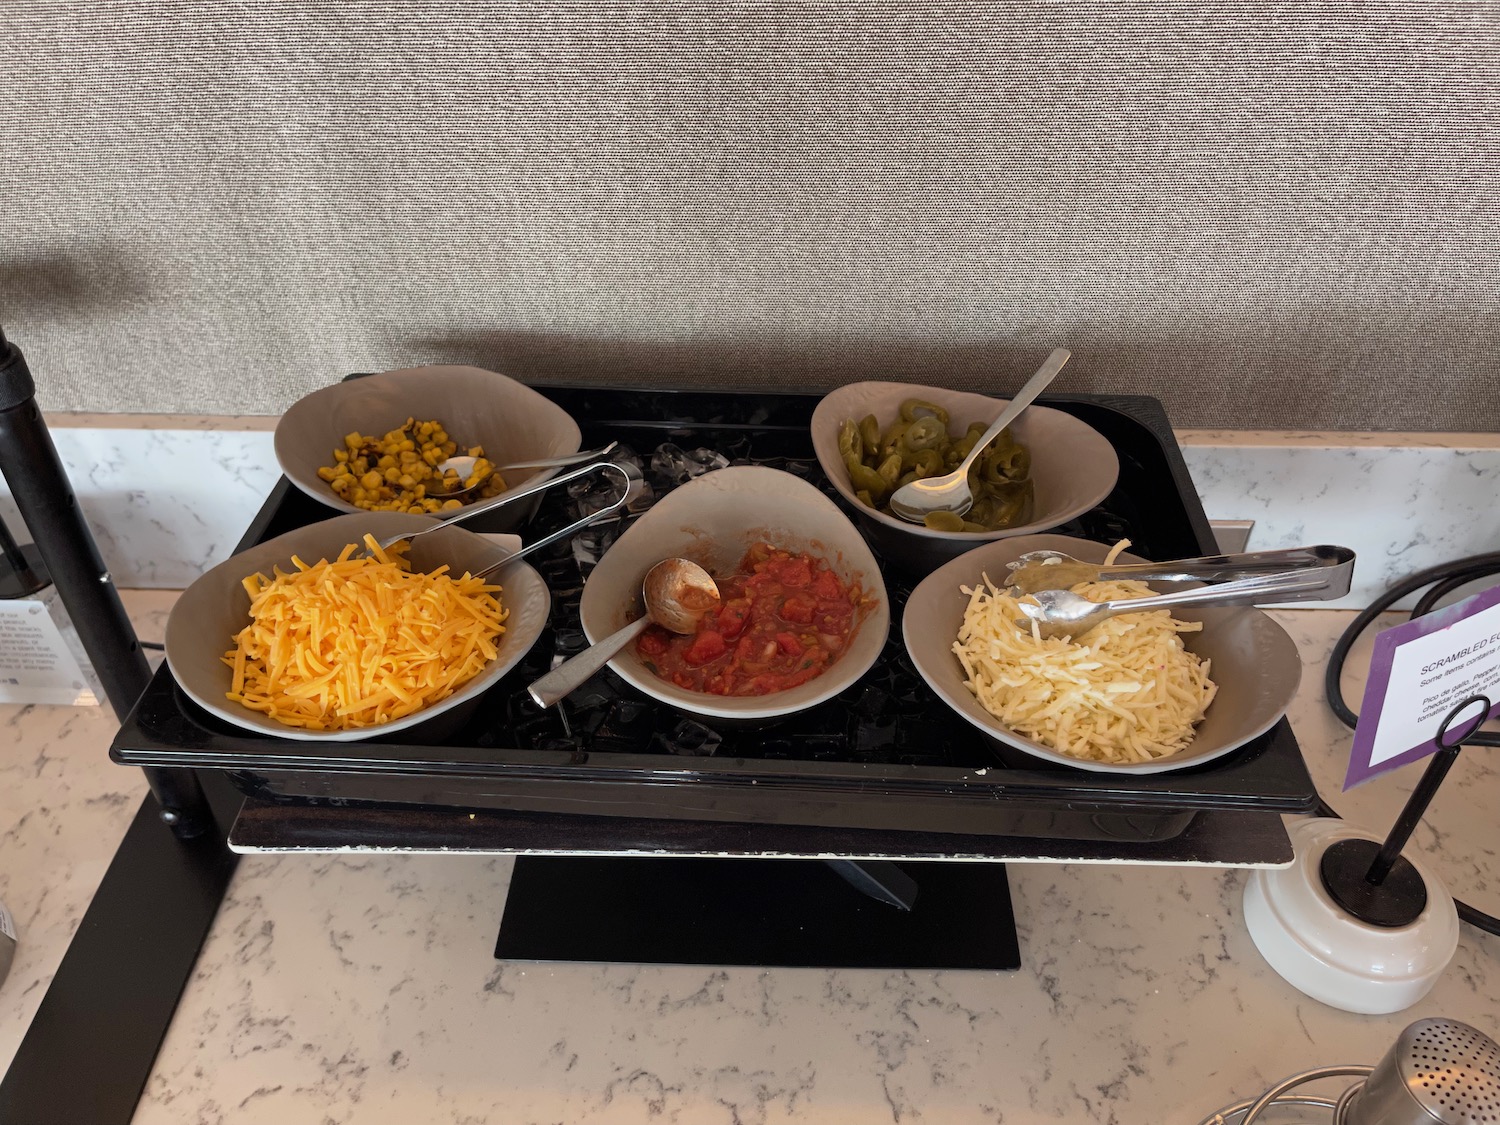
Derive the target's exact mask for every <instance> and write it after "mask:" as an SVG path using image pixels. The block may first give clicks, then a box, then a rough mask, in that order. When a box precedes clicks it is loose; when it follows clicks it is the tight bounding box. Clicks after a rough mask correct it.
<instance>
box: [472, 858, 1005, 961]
mask: <svg viewBox="0 0 1500 1125" xmlns="http://www.w3.org/2000/svg"><path fill="white" fill-rule="evenodd" d="M857 866H873V867H875V868H876V869H877V870H879V869H881V868H884V867H888V866H889V867H892V868H894V871H893V872H889V871H888V872H883V874H884V875H887V876H889V875H892V874H895V875H900V876H901V878H902V879H904V880H907V881H909V882H910V883H911V884H912V886H911V888H908V889H909V890H910V891H911V893H912V904H911V906H910V908H909V909H900V908H897V909H892V905H891V904H889V903H888V902H886V901H877V899H876V898H872V897H870V895H869V893H868V890H867V887H866V885H865V884H866V883H867V882H868V877H867V876H860V878H859V883H858V884H857V885H849V884H848V883H847V882H846V881H845V876H844V873H843V872H840V871H838V870H836V869H835V867H834V866H833V865H831V864H829V863H825V862H823V861H821V860H816V859H696V858H657V857H652V858H641V857H635V856H621V857H614V858H590V857H582V856H576V857H575V856H566V857H551V856H521V857H519V858H518V859H517V860H516V866H515V872H514V874H513V875H512V876H511V882H510V892H509V894H508V895H507V896H506V900H505V914H504V917H503V918H502V919H501V923H500V935H499V938H498V940H497V941H496V944H495V956H496V957H497V958H499V959H501V960H506V961H585V962H616V963H625V964H648V965H649V964H657V965H752V966H781V967H800V968H851V969H980V970H995V969H1018V968H1020V967H1021V953H1020V946H1019V943H1018V942H1017V940H1016V928H1015V916H1014V914H1013V913H1012V912H1011V904H1010V886H1009V884H1008V883H1007V881H1006V876H1005V865H1004V864H1000V863H942V862H931V861H928V862H902V863H901V864H900V866H899V867H896V866H895V865H893V864H886V863H883V862H881V863H876V864H866V862H865V861H859V863H858V864H857ZM916 887H920V888H921V894H920V895H916V894H915V888H916ZM883 897H884V896H882V898H883Z"/></svg>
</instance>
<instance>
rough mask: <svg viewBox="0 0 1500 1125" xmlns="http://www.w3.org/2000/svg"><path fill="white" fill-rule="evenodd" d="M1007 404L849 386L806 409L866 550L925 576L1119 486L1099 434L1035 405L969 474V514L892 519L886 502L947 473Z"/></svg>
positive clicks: (1110, 451) (1039, 528)
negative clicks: (905, 489) (915, 483)
mask: <svg viewBox="0 0 1500 1125" xmlns="http://www.w3.org/2000/svg"><path fill="white" fill-rule="evenodd" d="M1005 406H1006V402H1005V400H1003V399H996V398H990V397H988V396H986V395H979V394H971V393H969V392H967V391H950V390H944V389H943V388H940V387H929V386H922V385H919V384H915V383H884V382H865V383H850V384H848V385H847V386H843V387H840V388H838V389H837V390H835V391H831V392H830V393H829V394H827V395H826V396H824V398H823V399H822V401H820V402H819V403H818V406H817V408H816V409H815V410H814V411H813V417H812V439H813V449H814V450H815V451H816V453H817V457H818V463H819V464H820V465H821V466H822V468H823V472H824V473H825V474H826V475H827V477H828V479H829V480H830V481H831V482H832V483H833V486H834V488H836V489H837V490H838V492H839V495H840V496H841V497H843V499H844V500H845V501H846V502H847V505H848V507H849V508H850V510H851V511H852V512H853V514H854V517H855V522H856V523H857V524H858V526H859V528H860V531H861V532H863V533H864V536H865V538H866V539H867V540H868V541H869V543H870V545H871V546H873V547H874V548H875V549H876V550H877V551H879V552H880V553H881V555H882V556H884V558H885V559H886V560H887V561H888V562H890V563H892V564H894V565H896V566H898V567H899V568H901V569H903V570H906V571H908V572H909V573H913V574H926V573H928V572H930V571H932V570H934V569H936V568H937V567H938V566H941V565H942V564H943V563H945V562H947V561H948V560H949V559H952V558H956V557H957V556H958V555H960V554H962V553H963V552H965V551H967V550H970V549H972V548H974V547H978V546H980V545H981V544H983V543H988V542H992V541H994V540H996V539H1004V538H1007V537H1009V536H1012V535H1035V534H1037V533H1039V532H1043V531H1047V530H1050V529H1052V528H1055V527H1059V526H1061V525H1062V524H1065V523H1067V522H1068V521H1069V520H1071V519H1074V518H1076V517H1078V516H1080V515H1082V514H1083V513H1084V512H1087V511H1088V510H1089V509H1090V508H1093V507H1095V506H1096V505H1097V504H1098V503H1099V502H1100V501H1101V500H1103V499H1104V498H1105V497H1106V496H1108V495H1109V493H1110V491H1111V490H1112V489H1113V488H1114V486H1115V482H1116V480H1118V478H1119V475H1120V462H1119V458H1118V457H1116V456H1115V451H1114V448H1113V447H1112V446H1111V445H1110V444H1109V441H1108V440H1107V439H1106V438H1105V437H1104V436H1103V435H1102V434H1100V433H1099V432H1098V431H1097V430H1095V429H1094V428H1093V427H1091V426H1089V425H1087V424H1086V423H1084V422H1081V421H1079V420H1078V419H1077V418H1075V417H1074V416H1073V415H1071V414H1068V413H1067V412H1065V411H1062V410H1054V409H1052V408H1051V407H1046V406H1031V407H1029V408H1028V409H1027V410H1026V411H1024V412H1023V413H1022V414H1021V416H1020V417H1019V418H1017V419H1016V421H1015V422H1014V423H1013V424H1012V425H1011V426H1010V427H1008V428H1007V429H1006V430H1005V432H1004V433H1002V434H1001V435H1000V437H998V438H996V439H995V440H994V441H993V442H991V443H990V445H989V446H988V447H987V448H986V449H985V450H984V452H983V453H981V454H980V456H979V458H978V460H976V461H975V463H974V465H973V466H972V467H971V468H970V470H969V486H970V488H971V490H972V491H973V493H974V506H973V507H972V508H970V509H969V511H968V512H966V513H965V514H964V515H963V516H962V517H958V516H952V515H949V514H939V515H933V516H929V517H928V520H927V523H925V524H914V523H908V522H907V521H905V520H903V519H901V518H900V517H899V516H896V515H894V514H893V513H892V512H891V510H890V507H889V503H890V496H891V493H893V492H894V491H895V490H896V489H898V488H900V487H901V486H902V485H903V484H906V483H907V482H908V481H912V480H917V479H920V478H923V477H930V476H941V475H942V474H944V473H947V472H951V471H952V470H953V469H954V468H956V467H957V466H958V464H959V462H961V461H962V460H963V459H964V458H965V457H966V456H967V455H968V454H969V452H970V451H971V450H972V449H973V447H974V443H975V442H976V441H977V440H978V439H979V437H980V435H981V434H983V432H984V431H985V430H986V429H987V428H988V427H989V424H990V423H991V422H993V421H994V420H995V418H996V417H997V416H998V415H999V413H1000V411H1002V410H1003V409H1005Z"/></svg>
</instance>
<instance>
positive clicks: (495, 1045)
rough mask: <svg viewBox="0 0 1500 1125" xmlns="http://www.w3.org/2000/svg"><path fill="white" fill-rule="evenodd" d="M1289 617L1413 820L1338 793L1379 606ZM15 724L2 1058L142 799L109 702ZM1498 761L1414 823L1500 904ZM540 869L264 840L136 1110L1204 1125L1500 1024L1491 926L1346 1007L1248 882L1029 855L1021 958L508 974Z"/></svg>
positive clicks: (1458, 885)
mask: <svg viewBox="0 0 1500 1125" xmlns="http://www.w3.org/2000/svg"><path fill="white" fill-rule="evenodd" d="M154 597H156V598H159V599H161V601H160V602H155V601H151V600H150V599H147V600H146V601H145V602H142V601H141V600H139V599H135V598H133V599H132V604H133V608H135V609H136V610H137V612H138V616H139V619H140V620H141V621H142V625H141V633H142V636H143V637H152V636H159V635H160V634H159V632H156V633H153V632H152V631H151V629H152V627H153V625H154V626H156V627H157V628H158V629H159V624H160V620H159V619H160V616H161V613H162V611H163V609H164V606H165V603H166V601H167V600H169V599H167V598H166V597H165V596H163V595H154ZM1277 616H1278V618H1279V619H1280V620H1281V621H1282V622H1283V623H1284V624H1285V625H1286V626H1287V628H1288V629H1289V631H1290V632H1291V633H1292V634H1293V636H1294V638H1295V639H1296V640H1297V642H1298V644H1299V646H1300V647H1301V650H1302V652H1303V655H1304V662H1305V672H1304V681H1303V685H1302V690H1301V692H1300V693H1299V696H1298V699H1297V701H1296V703H1295V704H1294V707H1293V710H1292V713H1291V717H1292V722H1293V726H1294V729H1295V730H1296V732H1297V735H1298V737H1299V739H1300V741H1301V743H1302V746H1303V749H1304V752H1305V754H1306V755H1307V757H1308V760H1309V763H1310V765H1311V766H1312V768H1313V771H1314V775H1315V777H1316V780H1317V782H1318V785H1319V787H1320V790H1321V792H1323V794H1324V795H1325V796H1327V797H1328V798H1329V800H1330V801H1331V802H1332V803H1333V804H1334V805H1336V806H1338V807H1340V809H1341V811H1344V812H1345V813H1346V815H1350V816H1351V817H1352V818H1354V819H1356V820H1359V821H1360V822H1361V823H1365V824H1367V825H1368V826H1370V827H1372V828H1376V829H1383V828H1384V827H1385V826H1386V825H1388V824H1389V822H1390V819H1391V818H1392V817H1393V816H1394V813H1395V811H1396V809H1397V808H1399V806H1400V804H1401V802H1402V801H1403V800H1404V798H1405V794H1406V793H1407V792H1408V791H1409V789H1410V785H1411V783H1412V782H1413V780H1414V779H1415V777H1416V775H1417V773H1418V772H1419V770H1420V767H1418V768H1416V769H1413V768H1407V769H1405V770H1402V771H1400V772H1399V773H1398V774H1395V775H1390V776H1388V777H1386V778H1382V779H1379V780H1377V781H1375V782H1372V783H1371V784H1369V785H1367V786H1364V787H1362V788H1360V789H1358V790H1356V791H1354V792H1352V793H1350V794H1340V793H1339V786H1340V784H1341V781H1342V768H1343V763H1344V761H1346V760H1347V747H1348V737H1349V736H1348V732H1347V731H1346V730H1345V729H1344V728H1343V727H1342V726H1341V725H1339V724H1338V723H1337V721H1336V720H1335V719H1334V718H1333V717H1332V715H1331V714H1330V713H1329V712H1328V711H1327V709H1326V707H1325V706H1324V704H1323V702H1322V684H1321V668H1322V666H1323V664H1324V662H1325V659H1326V655H1327V652H1328V650H1329V648H1330V646H1331V644H1332V642H1333V639H1334V638H1335V636H1336V635H1337V632H1338V630H1339V629H1340V628H1342V626H1343V624H1344V623H1345V622H1346V621H1347V620H1348V619H1349V617H1350V616H1351V615H1350V614H1347V613H1335V612H1326V611H1325V612H1317V611H1314V612H1287V613H1278V615H1277ZM1354 663H1355V665H1356V667H1357V665H1358V660H1357V659H1356V661H1355V662H1354ZM1350 679H1351V681H1352V682H1351V686H1350V689H1349V690H1350V695H1351V698H1352V699H1353V701H1354V702H1355V703H1356V704H1357V701H1358V676H1357V675H1355V676H1352V677H1350ZM0 723H3V724H5V725H6V726H7V727H8V728H14V729H15V731H16V732H17V734H18V735H19V738H18V739H16V740H14V741H12V748H11V749H10V750H9V751H6V752H5V754H6V756H5V757H0V779H3V780H4V781H5V782H6V783H7V784H6V785H5V790H4V792H3V793H0V814H3V815H4V817H5V820H4V821H3V822H0V897H3V898H4V899H5V900H6V901H7V902H8V904H9V905H10V906H11V909H12V910H13V911H14V912H15V913H16V915H17V921H18V923H19V925H20V927H21V930H22V948H21V951H20V956H19V959H18V962H17V966H16V970H15V971H13V973H12V976H11V978H10V980H9V981H7V982H6V984H5V986H4V988H3V990H0V1065H3V1064H4V1063H5V1062H6V1061H8V1059H9V1058H10V1055H11V1053H12V1052H13V1050H14V1047H15V1044H16V1042H18V1041H19V1037H20V1035H21V1033H22V1030H23V1029H24V1026H25V1023H26V1021H27V1020H28V1019H29V1018H30V1014H31V1012H32V1011H34V1010H35V1006H36V1003H37V1002H38V1001H39V999H40V995H41V992H42V989H43V986H44V985H45V983H46V980H47V979H48V978H49V976H50V973H51V971H52V970H53V968H55V965H56V963H57V959H58V958H59V957H60V956H61V953H62V950H63V946H64V943H65V941H66V938H67V935H69V934H70V933H71V932H72V928H73V927H74V926H76V923H77V919H78V917H79V916H80V914H81V912H82V909H83V907H84V905H85V904H86V902H87V898H88V895H89V894H90V893H91V891H92V888H93V887H94V885H96V883H97V880H98V878H99V875H100V874H101V873H102V870H103V866H104V864H105V863H106V862H107V861H108V858H109V855H110V853H111V852H112V850H113V846H114V842H115V841H116V840H117V839H118V837H119V834H120V833H121V832H122V831H123V829H124V827H125V824H126V823H127V821H128V818H129V817H130V815H131V814H132V813H133V812H134V809H135V807H136V804H137V802H138V799H139V796H140V794H141V793H142V792H143V790H144V786H143V785H142V783H141V782H140V780H139V778H138V777H137V776H136V775H134V774H133V773H132V772H131V771H129V770H126V769H124V768H122V767H118V766H114V765H112V764H111V763H109V762H108V760H107V758H106V757H105V756H104V749H105V747H106V745H107V743H108V741H109V737H110V735H111V734H112V733H113V722H112V719H111V718H110V716H109V715H108V712H107V711H100V710H92V711H73V710H69V709H64V708H30V709H20V708H6V709H0ZM8 741H10V740H8ZM1496 771H1497V766H1496V765H1495V764H1493V763H1492V762H1491V761H1487V760H1486V757H1485V756H1484V755H1483V754H1480V753H1470V754H1467V755H1465V756H1464V757H1463V758H1462V759H1461V760H1460V763H1459V765H1458V766H1457V767H1456V768H1455V770H1454V773H1453V774H1452V775H1451V776H1450V779H1449V782H1448V784H1447V785H1446V787H1445V789H1444V791H1443V793H1442V794H1441V796H1440V799H1439V802H1438V804H1437V806H1435V808H1434V810H1433V812H1432V814H1431V816H1430V817H1429V819H1428V821H1427V822H1426V823H1424V825H1423V826H1422V827H1421V828H1420V829H1419V831H1418V833H1417V837H1416V839H1415V846H1416V847H1417V848H1418V849H1419V850H1420V851H1421V852H1422V853H1423V854H1425V855H1426V856H1428V857H1429V858H1430V859H1431V861H1432V862H1433V863H1434V865H1435V866H1436V867H1437V868H1438V870H1440V871H1441V872H1442V873H1443V874H1444V876H1445V877H1446V878H1447V879H1448V881H1449V883H1450V886H1451V888H1452V889H1453V890H1454V891H1455V893H1456V894H1458V895H1460V896H1461V897H1469V898H1471V900H1473V901H1476V902H1477V903H1479V904H1482V905H1486V906H1487V907H1488V908H1489V909H1491V910H1496V909H1500V884H1497V880H1496V878H1495V876H1496V850H1495V849H1496V847H1497V846H1500V840H1497V839H1496V837H1495V834H1494V830H1493V816H1492V814H1491V813H1490V812H1489V809H1491V808H1492V807H1493V806H1494V803H1495V801H1496V799H1497V796H1500V778H1497V775H1496ZM510 869H511V861H510V860H509V859H505V858H484V857H457V856H390V855H383V856H363V855H342V856H335V855H310V856H280V857H270V856H247V857H245V858H244V859H243V860H242V861H241V864H240V868H239V871H238V873H237V874H236V876H235V880H234V883H233V885H232V886H231V889H230V892H229V895H228V897H227V898H226V900H225V903H224V906H223V908H222V909H221V911H220V914H219V918H218V920H217V922H216V924H215V926H214V928H213V931H212V933H211V934H210V936H209V939H208V942H207V943H206V945H205V946H204V949H203V952H202V955H201V957H200V960H199V963H198V965H197V968H196V970H195V973H194V977H193V980H192V981H191V983H190V984H189V987H188V989H187V992H186V994H185V996H184V998H183V1001H182V1004H181V1007H180V1008H179V1010H178V1014H177V1018H176V1020H175V1022H174V1024H173V1026H172V1028H171V1030H170V1032H169V1034H168V1037H167V1040H166V1042H165V1043H164V1045H163V1049H162V1052H161V1055H160V1057H159V1059H158V1062H157V1066H156V1070H155V1073H154V1074H153V1075H152V1077H151V1079H150V1082H149V1083H148V1086H147V1089H146V1093H145V1096H144V1099H143V1101H142V1103H141V1105H140V1108H139V1110H138V1112H137V1114H136V1117H135V1122H136V1125H165V1123H173V1125H178V1123H202V1125H212V1123H219V1122H226V1123H229V1122H232V1123H245V1125H256V1123H260V1122H266V1123H272V1122H274V1123H278V1125H279V1123H282V1122H314V1123H318V1125H344V1123H352V1122H360V1123H363V1122H375V1123H383V1122H390V1123H396V1122H411V1121H422V1122H452V1123H454V1125H460V1123H463V1125H474V1123H479V1122H494V1123H505V1125H543V1123H552V1122H568V1123H574V1122H577V1123H589V1125H594V1123H600V1125H602V1123H616V1122H618V1123H625V1122H642V1121H652V1122H670V1123H682V1125H700V1123H703V1125H709V1123H721V1122H722V1123H724V1125H772V1123H779V1122H789V1121H817V1122H836V1123H846V1122H847V1123H851V1125H853V1123H860V1125H864V1123H867V1122H879V1121H891V1122H895V1123H898V1125H907V1123H912V1122H944V1123H948V1122H954V1123H968V1122H975V1123H979V1122H988V1123H1004V1125H1030V1123H1033V1122H1035V1123H1040V1122H1052V1121H1073V1122H1100V1123H1116V1122H1118V1123H1125V1122H1152V1123H1164V1125H1165V1123H1173V1122H1185V1123H1189V1125H1191V1123H1193V1122H1197V1121H1199V1120H1200V1119H1201V1118H1202V1117H1203V1116H1204V1115H1205V1114H1207V1113H1208V1112H1210V1111H1211V1110H1213V1109H1214V1108H1216V1107H1218V1106H1219V1105H1221V1104H1223V1103H1225V1102H1227V1101H1230V1100H1232V1099H1233V1098H1234V1097H1238V1096H1248V1095H1252V1094H1255V1093H1258V1092H1259V1091H1260V1089H1261V1088H1262V1087H1263V1086H1265V1085H1266V1084H1268V1083H1269V1082H1270V1081H1271V1080H1273V1079H1275V1078H1277V1077H1279V1076H1281V1075H1283V1074H1286V1073H1290V1072H1292V1071H1296V1070H1300V1069H1302V1068H1303V1067H1306V1066H1310V1065H1315V1064H1323V1063H1336V1062H1367V1063H1368V1062H1374V1061H1375V1059H1376V1058H1378V1057H1379V1055H1380V1054H1381V1053H1382V1052H1383V1051H1384V1050H1385V1048H1386V1047H1387V1046H1389V1044H1390V1043H1391V1042H1392V1041H1393V1040H1394V1038H1395V1036H1396V1034H1397V1033H1398V1032H1399V1031H1400V1029H1401V1028H1402V1027H1404V1026H1405V1025H1406V1024H1407V1023H1408V1022H1410V1020H1412V1019H1414V1018H1417V1017H1419V1016H1422V1015H1435V1014H1442V1015H1448V1016H1452V1017H1454V1018H1458V1019H1464V1020H1467V1021H1468V1022H1471V1023H1474V1024H1476V1026H1479V1027H1481V1028H1484V1029H1485V1030H1487V1031H1488V1032H1489V1033H1490V1034H1492V1035H1500V1027H1497V1026H1496V1025H1497V1020H1496V1016H1495V1013H1496V1012H1500V972H1497V971H1496V958H1497V956H1500V939H1497V938H1493V937H1490V936H1487V935H1483V934H1481V933H1479V932H1477V931H1475V930H1473V929H1471V928H1468V927H1465V928H1464V931H1463V935H1462V940H1461V944H1460V947H1459V951H1458V954H1457V956H1456V958H1455V959H1454V962H1453V964H1452V965H1451V966H1450V968H1449V970H1448V972H1447V973H1446V975H1445V976H1444V978H1443V979H1442V981H1440V983H1439V984H1438V986H1437V989H1436V990H1435V991H1434V992H1433V993H1432V994H1431V995H1430V996H1428V997H1427V998H1426V999H1425V1000H1424V1001H1423V1002H1421V1003H1420V1004H1419V1005H1418V1006H1417V1007H1416V1008H1414V1009H1412V1010H1410V1011H1408V1012H1404V1013H1398V1014H1395V1015H1390V1016H1356V1015H1351V1014H1349V1013H1345V1012H1339V1011H1336V1010H1333V1009H1330V1008H1326V1007H1324V1006H1322V1005H1320V1004H1318V1003H1317V1002H1315V1001H1313V1000H1310V999H1308V998H1307V997H1305V996H1302V995H1301V994H1300V993H1298V992H1296V991H1295V990H1293V989H1292V988H1291V987H1290V986H1289V985H1287V984H1285V983H1284V982H1283V981H1282V980H1281V979H1280V978H1279V977H1278V976H1276V975H1275V974H1274V973H1273V972H1272V971H1271V970H1270V969H1269V968H1268V967H1267V966H1266V965H1265V963H1264V962H1263V961H1262V960H1261V959H1260V956H1259V954H1258V953H1257V952H1256V950H1255V948H1254V946H1253V943H1252V942H1251V940H1250V938H1249V936H1248V934H1247V933H1246V931H1245V928H1244V925H1243V921H1242V915H1241V908H1240V895H1241V891H1242V887H1243V881H1244V875H1243V873H1241V872H1237V871H1221V870H1212V869H1175V868H1139V867H1128V868H1127V867H1111V866H1086V865H1013V866H1012V867H1011V868H1010V877H1011V887H1012V891H1013V896H1014V900H1015V907H1016V913H1017V918H1018V926H1019V933H1020V939H1021V951H1022V957H1023V960H1024V965H1023V968H1022V969H1021V970H1020V971H1019V972H1015V973H942V972H887V971H864V972H846V971H824V970H772V971H763V970H756V969H741V968H715V967H701V968H694V967H669V968H654V967H638V966H594V965H521V964H501V963H498V962H496V961H494V959H493V956H492V947H493V942H494V937H495V929H496V925H497V923H498V919H499V915H500V909H501V906H502V904H503V901H504V896H505V890H506V885H507V881H508V878H509V873H510Z"/></svg>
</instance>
